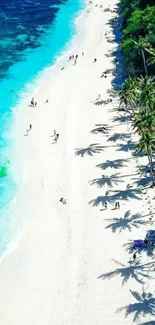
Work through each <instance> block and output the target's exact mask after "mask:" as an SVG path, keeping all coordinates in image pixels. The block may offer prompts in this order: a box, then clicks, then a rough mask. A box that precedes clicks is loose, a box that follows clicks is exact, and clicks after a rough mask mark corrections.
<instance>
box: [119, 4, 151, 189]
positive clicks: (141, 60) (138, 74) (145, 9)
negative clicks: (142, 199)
mask: <svg viewBox="0 0 155 325" xmlns="http://www.w3.org/2000/svg"><path fill="white" fill-rule="evenodd" d="M121 12H122V19H123V24H122V37H123V39H122V52H123V55H124V58H125V69H126V71H127V74H128V78H127V79H126V80H125V82H124V84H123V85H122V89H121V91H120V92H119V94H120V105H121V106H122V105H123V106H124V107H125V108H126V109H127V111H130V112H131V114H132V117H133V130H134V131H135V132H137V134H138V135H139V143H138V144H137V148H136V151H137V152H141V151H143V153H144V154H146V155H147V157H148V164H149V167H150V173H151V176H152V181H153V182H152V184H153V186H155V168H154V162H153V157H154V154H155V0H121Z"/></svg>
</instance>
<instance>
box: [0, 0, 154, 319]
mask: <svg viewBox="0 0 155 325" xmlns="http://www.w3.org/2000/svg"><path fill="white" fill-rule="evenodd" d="M116 4H117V1H116V0H109V1H108V4H105V3H104V1H103V0H101V1H100V3H99V6H97V7H96V3H92V4H91V9H90V12H89V13H87V16H85V17H84V18H85V19H84V23H85V24H84V32H83V38H81V43H79V44H78V47H77V48H74V49H73V52H70V53H73V54H74V55H75V54H78V55H79V57H78V60H77V63H76V65H74V64H73V62H72V61H71V62H69V61H68V59H67V56H68V55H69V53H67V54H66V56H65V57H64V59H66V61H65V69H64V70H63V71H60V69H61V67H62V66H61V64H60V62H59V64H60V65H58V66H59V70H58V69H55V72H54V74H51V75H50V72H51V70H50V71H45V75H44V76H43V78H41V79H40V82H41V84H40V88H39V91H38V93H36V94H35V100H36V101H37V103H38V104H37V106H36V107H29V106H28V104H29V100H28V99H27V100H26V99H25V102H23V106H22V107H21V109H20V111H19V115H18V116H17V124H16V131H15V132H16V135H17V138H18V142H16V145H17V147H15V152H16V157H17V158H18V159H19V158H20V161H19V167H20V166H21V165H22V163H23V162H24V165H23V170H22V171H20V170H19V172H21V174H20V175H21V187H20V193H18V197H17V198H16V200H17V201H16V202H15V208H14V213H15V214H18V215H19V216H20V215H21V214H22V213H24V214H25V216H27V215H28V216H29V217H30V219H29V220H30V224H29V225H28V227H27V228H26V229H25V232H24V234H23V235H22V237H21V238H20V240H19V242H18V243H17V246H16V247H14V249H13V250H12V251H10V252H9V251H8V254H6V255H5V258H3V261H2V262H1V264H0V288H1V289H0V310H1V313H0V320H1V322H2V324H3V325H21V323H22V325H27V324H28V325H34V324H36V325H42V324H44V325H49V324H54V325H61V324H63V323H65V324H66V325H69V324H71V323H72V324H74V325H79V324H85V325H89V324H96V323H97V324H98V325H102V324H103V322H104V321H106V322H107V323H108V324H109V325H112V324H114V323H116V324H122V325H131V323H132V320H133V317H132V315H129V316H128V317H127V318H125V315H124V314H123V313H118V312H117V310H118V309H119V308H122V307H124V306H125V305H126V306H128V305H130V304H132V303H134V302H135V301H134V300H133V299H132V297H131V292H130V289H132V291H137V292H140V291H141V283H140V282H136V281H135V278H134V277H129V279H127V280H126V283H125V285H124V286H123V285H122V277H123V276H122V275H121V274H120V277H118V274H119V273H118V272H117V270H118V269H119V268H121V269H122V268H123V267H124V266H126V267H127V266H128V265H129V264H128V263H129V258H130V254H129V253H128V251H126V249H125V248H124V245H129V244H130V245H131V241H132V240H133V239H135V238H139V237H141V236H143V235H144V234H145V232H146V229H148V225H150V223H149V220H147V215H148V214H149V208H148V201H145V200H146V199H147V196H148V195H146V194H147V193H144V191H143V190H142V189H137V188H136V186H137V185H136V180H137V179H136V177H138V176H137V162H136V159H135V158H134V157H133V156H132V148H131V149H130V142H131V143H132V140H133V135H132V132H131V128H130V124H128V125H127V123H125V122H124V123H122V122H121V121H120V118H122V119H123V117H122V115H120V113H119V112H118V111H117V110H116V109H117V107H118V102H119V101H118V98H116V99H115V98H113V99H112V101H111V102H108V103H107V104H104V101H106V100H108V99H109V98H110V90H111V89H112V83H113V80H114V77H113V75H112V71H113V69H114V67H115V66H114V63H113V58H114V57H113V52H115V51H116V50H117V46H118V44H117V43H116V42H115V41H114V40H113V39H114V35H113V31H112V28H111V26H110V24H109V22H110V19H112V18H113V17H115V16H117V14H116V13H112V12H111V11H110V12H105V11H104V9H105V8H107V7H108V6H110V9H113V8H115V6H116ZM100 6H102V7H100ZM86 10H88V8H87V9H86ZM82 28H83V27H82ZM105 34H107V35H105ZM106 36H107V37H106ZM83 51H84V56H82V55H81V53H82V52H83ZM94 58H97V61H96V62H94ZM105 70H108V71H109V72H107V77H106V78H101V75H102V73H103V71H105ZM46 72H47V75H46ZM33 95H34V93H33ZM47 98H48V100H49V101H48V103H45V101H46V99H47ZM97 98H98V99H97ZM29 124H32V130H31V132H29V134H28V136H25V137H24V136H23V134H24V132H25V130H26V128H27V127H28V126H29ZM99 124H104V125H107V126H108V130H107V132H106V133H105V134H102V133H100V132H99V131H95V130H96V129H98V126H99ZM54 129H56V130H57V132H58V133H59V134H60V137H59V140H58V142H57V143H54V141H53V137H52V136H53V130H54ZM118 135H119V137H120V138H119V137H118ZM129 141H130V142H129ZM19 153H20V157H18V156H19ZM19 169H20V168H19ZM20 175H19V176H20ZM130 183H131V184H133V186H134V187H133V190H128V191H127V185H128V184H130ZM137 187H138V186H137ZM107 192H108V194H107ZM149 192H150V191H149ZM124 196H125V198H124ZM61 197H64V198H65V199H66V200H67V204H66V205H63V204H61V203H60V198H61ZM106 197H107V199H106V200H108V209H105V208H104V204H105V198H106ZM117 200H119V202H120V209H115V207H114V205H115V201H117ZM127 213H128V214H129V215H130V216H134V215H136V214H138V213H139V214H142V213H143V215H146V216H145V218H146V223H142V224H140V227H136V226H135V227H134V226H133V228H132V233H131V232H130V231H129V229H128V228H126V229H123V227H125V226H124V224H123V225H122V231H119V228H118V231H114V230H113V229H114V226H113V223H114V222H117V220H118V222H119V220H124V216H125V215H126V214H127ZM122 222H123V221H122ZM131 226H132V225H131ZM150 227H152V224H151V226H150ZM120 229H121V228H120ZM127 247H128V246H127ZM143 258H144V260H143V262H144V263H148V262H150V260H149V258H148V257H147V256H144V257H143ZM121 263H122V264H121ZM118 265H119V266H118ZM122 265H123V266H122ZM112 270H114V271H115V270H116V271H115V272H116V275H117V278H116V277H114V276H113V277H112V276H111V277H110V275H109V276H108V274H109V273H110V272H111V271H112ZM115 272H114V273H115ZM137 276H138V275H137ZM141 277H143V275H142V274H141ZM116 279H117V281H116ZM101 280H104V281H101ZM144 280H145V278H144ZM150 281H151V279H150ZM149 285H150V283H148V281H147V280H146V281H145V283H144V285H143V288H144V289H147V286H149ZM151 286H152V288H153V285H152V282H151ZM140 323H141V320H140Z"/></svg>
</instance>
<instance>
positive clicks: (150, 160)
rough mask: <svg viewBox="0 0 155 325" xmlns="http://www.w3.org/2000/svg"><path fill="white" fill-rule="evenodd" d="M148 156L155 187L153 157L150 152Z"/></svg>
mask: <svg viewBox="0 0 155 325" xmlns="http://www.w3.org/2000/svg"><path fill="white" fill-rule="evenodd" d="M147 156H148V161H149V165H150V173H151V176H152V185H153V186H155V175H154V171H153V161H152V155H151V153H150V152H148V153H147Z"/></svg>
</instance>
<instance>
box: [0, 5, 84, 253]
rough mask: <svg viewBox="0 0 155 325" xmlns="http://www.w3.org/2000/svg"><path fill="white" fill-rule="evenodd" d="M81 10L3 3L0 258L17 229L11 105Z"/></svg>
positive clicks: (51, 57) (61, 45) (65, 38)
mask: <svg viewBox="0 0 155 325" xmlns="http://www.w3.org/2000/svg"><path fill="white" fill-rule="evenodd" d="M83 8H84V1H83V0H0V255H1V254H2V253H3V251H4V250H5V248H6V246H7V244H8V243H9V240H10V239H11V233H12V232H13V231H15V228H16V226H15V227H14V225H13V223H14V221H13V220H12V219H11V215H10V212H9V211H10V210H9V204H10V202H11V201H12V199H13V198H14V196H15V193H16V190H17V184H16V183H15V181H14V177H13V175H12V174H11V172H10V170H11V168H10V166H11V163H12V162H11V160H10V150H11V145H12V132H11V130H12V123H13V113H12V107H14V106H15V105H16V104H17V103H18V101H19V99H20V94H21V92H22V91H23V90H24V88H25V85H26V84H27V83H30V82H32V81H33V79H34V78H35V76H36V75H37V73H38V72H40V71H42V70H43V69H44V68H47V67H49V66H51V64H53V63H54V62H55V60H56V58H57V57H58V56H59V54H60V53H61V52H62V50H63V49H65V45H66V43H68V42H69V41H70V40H71V39H72V37H73V35H75V33H76V29H75V25H74V23H73V21H74V18H75V17H76V16H77V15H78V13H79V11H80V10H81V9H83ZM17 221H18V220H16V222H17ZM20 222H21V220H20ZM21 223H22V222H21Z"/></svg>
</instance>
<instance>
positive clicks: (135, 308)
mask: <svg viewBox="0 0 155 325" xmlns="http://www.w3.org/2000/svg"><path fill="white" fill-rule="evenodd" d="M130 292H131V294H132V297H133V298H134V299H135V300H136V302H135V303H133V304H129V305H128V306H125V307H121V308H118V309H117V311H116V312H117V313H119V312H122V311H125V317H127V316H129V315H130V314H134V317H133V322H135V321H138V320H139V319H140V317H141V316H142V317H146V316H147V315H148V316H155V298H154V296H153V294H152V293H150V292H148V293H147V292H145V291H143V292H142V294H140V293H138V292H137V291H132V290H130Z"/></svg>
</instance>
